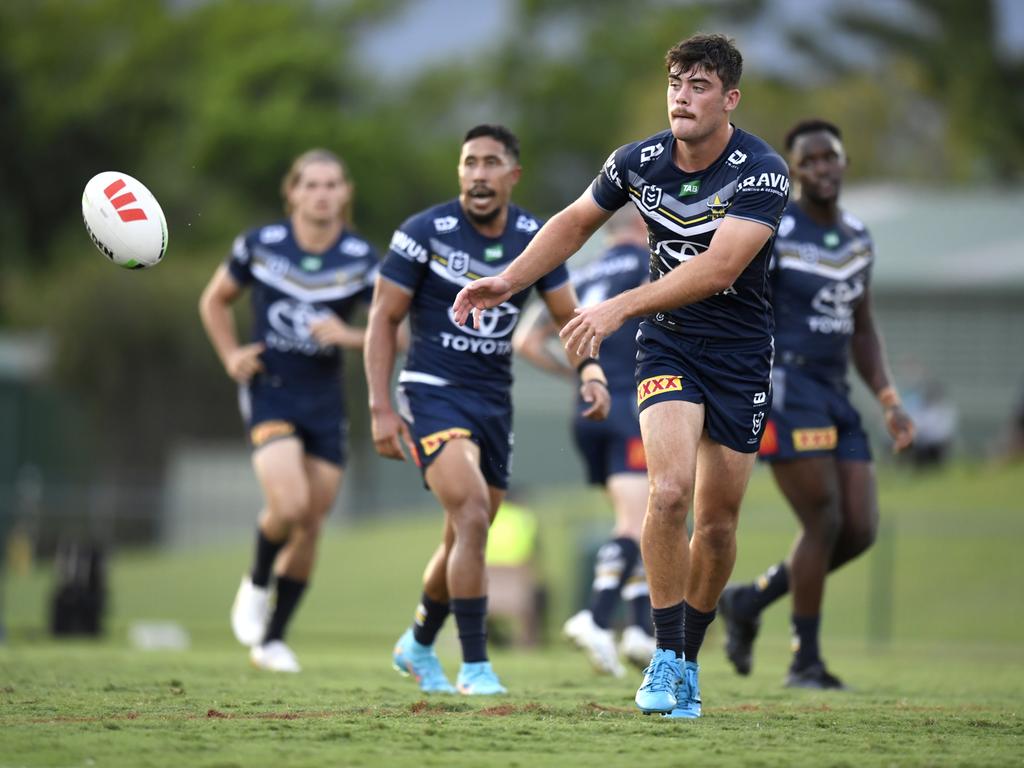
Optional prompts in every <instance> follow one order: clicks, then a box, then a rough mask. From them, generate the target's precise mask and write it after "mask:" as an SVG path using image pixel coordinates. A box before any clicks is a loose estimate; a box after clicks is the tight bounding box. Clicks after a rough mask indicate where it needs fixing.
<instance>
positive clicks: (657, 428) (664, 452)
mask: <svg viewBox="0 0 1024 768" xmlns="http://www.w3.org/2000/svg"><path fill="white" fill-rule="evenodd" d="M703 429H704V406H703V405H701V404H699V403H690V402H687V401H684V400H666V401H664V402H660V403H655V404H654V405H651V406H648V407H647V408H645V409H644V410H643V411H641V412H640V433H641V435H643V441H644V452H645V453H646V454H647V474H648V477H649V478H650V484H651V492H652V493H656V492H659V491H660V490H662V489H663V488H665V487H671V488H676V487H679V488H682V489H684V490H685V491H686V492H687V493H690V492H691V491H692V489H693V478H694V472H695V469H696V466H697V446H698V445H699V444H700V437H701V433H702V431H703Z"/></svg>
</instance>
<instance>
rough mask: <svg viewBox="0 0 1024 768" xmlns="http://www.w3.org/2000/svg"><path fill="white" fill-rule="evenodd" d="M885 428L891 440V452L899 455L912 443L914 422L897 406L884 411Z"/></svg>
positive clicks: (914, 431)
mask: <svg viewBox="0 0 1024 768" xmlns="http://www.w3.org/2000/svg"><path fill="white" fill-rule="evenodd" d="M885 428H886V429H888V430H889V436H890V437H891V438H892V452H893V453H899V452H900V451H902V450H904V449H905V448H908V447H910V444H911V443H913V442H914V434H915V433H916V430H915V429H914V422H913V421H911V420H910V416H908V415H907V412H906V411H904V410H903V408H901V407H900V406H899V405H893V406H891V407H889V408H886V409H885Z"/></svg>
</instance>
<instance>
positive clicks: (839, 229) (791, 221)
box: [771, 203, 874, 378]
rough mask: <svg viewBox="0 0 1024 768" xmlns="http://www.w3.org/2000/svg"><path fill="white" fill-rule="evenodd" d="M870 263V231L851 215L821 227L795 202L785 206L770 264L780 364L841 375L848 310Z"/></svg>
mask: <svg viewBox="0 0 1024 768" xmlns="http://www.w3.org/2000/svg"><path fill="white" fill-rule="evenodd" d="M873 262H874V246H873V244H872V242H871V236H870V235H869V234H868V231H867V229H866V228H865V227H864V225H863V224H862V223H861V222H860V221H858V220H857V219H855V218H854V217H853V216H851V215H850V214H848V213H845V212H843V213H842V215H841V216H840V217H839V220H838V221H837V222H836V223H835V225H830V226H822V225H821V224H818V223H817V222H815V221H813V220H812V219H811V218H810V217H808V216H807V214H805V213H804V212H803V211H802V210H801V209H800V206H798V205H797V204H796V203H790V204H789V205H788V206H786V212H785V215H784V216H783V217H782V223H781V224H780V225H779V233H778V237H777V238H776V240H775V252H774V255H773V259H772V267H771V289H772V303H773V304H774V306H775V349H776V353H777V354H778V356H779V360H780V361H781V362H782V363H783V364H784V365H785V364H786V363H787V362H798V363H799V364H800V365H802V366H804V367H809V368H811V369H815V370H818V371H820V372H821V373H823V374H824V375H826V376H829V377H840V378H841V377H845V375H846V366H847V360H848V357H849V349H850V338H851V337H852V336H853V330H854V322H853V313H854V311H855V310H856V309H857V306H858V305H859V304H860V302H861V301H862V300H863V298H864V291H865V289H866V288H867V286H868V281H869V280H870V278H871V267H872V263H873Z"/></svg>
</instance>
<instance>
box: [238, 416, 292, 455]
mask: <svg viewBox="0 0 1024 768" xmlns="http://www.w3.org/2000/svg"><path fill="white" fill-rule="evenodd" d="M294 434H295V425H294V424H292V423H291V422H288V421H281V420H280V419H276V420H274V421H263V422H260V423H259V424H257V425H256V426H255V427H253V428H252V429H250V430H249V441H250V442H251V443H252V447H253V448H259V447H260V446H261V445H266V444H267V443H269V442H271V441H272V440H279V439H280V438H282V437H291V436H292V435H294Z"/></svg>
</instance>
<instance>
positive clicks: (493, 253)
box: [484, 243, 504, 261]
mask: <svg viewBox="0 0 1024 768" xmlns="http://www.w3.org/2000/svg"><path fill="white" fill-rule="evenodd" d="M503 255H504V251H503V250H502V247H501V243H498V244H497V245H491V246H488V247H487V248H484V261H497V260H498V259H500V258H501V257H502V256H503Z"/></svg>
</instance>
